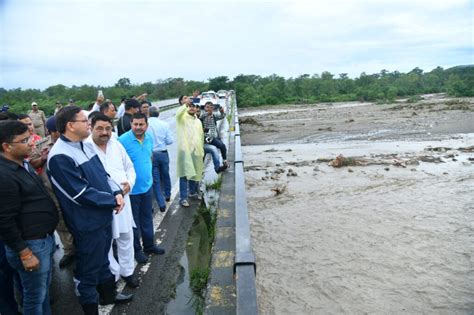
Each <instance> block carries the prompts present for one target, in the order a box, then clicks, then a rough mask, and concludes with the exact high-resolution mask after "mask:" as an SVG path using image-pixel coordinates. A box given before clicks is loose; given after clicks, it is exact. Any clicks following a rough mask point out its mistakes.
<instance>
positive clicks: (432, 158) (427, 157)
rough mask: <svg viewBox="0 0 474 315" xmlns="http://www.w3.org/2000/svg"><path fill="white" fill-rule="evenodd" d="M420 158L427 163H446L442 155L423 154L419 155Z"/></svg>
mask: <svg viewBox="0 0 474 315" xmlns="http://www.w3.org/2000/svg"><path fill="white" fill-rule="evenodd" d="M418 160H420V161H422V162H426V163H444V161H443V160H441V158H440V157H435V156H432V155H422V156H419V157H418Z"/></svg>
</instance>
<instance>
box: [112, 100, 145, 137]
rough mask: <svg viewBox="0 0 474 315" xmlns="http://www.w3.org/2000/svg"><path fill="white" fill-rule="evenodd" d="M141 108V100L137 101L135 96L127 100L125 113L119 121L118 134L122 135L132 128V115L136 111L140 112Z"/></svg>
mask: <svg viewBox="0 0 474 315" xmlns="http://www.w3.org/2000/svg"><path fill="white" fill-rule="evenodd" d="M139 109H140V102H139V101H137V100H136V99H134V98H130V99H128V100H126V101H125V113H124V114H123V116H122V117H120V119H119V120H118V122H117V131H118V132H117V133H118V136H119V137H120V136H121V135H122V134H124V133H125V132H127V131H129V130H130V129H132V125H131V121H132V116H133V114H135V113H138V111H139Z"/></svg>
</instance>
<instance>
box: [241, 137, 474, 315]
mask: <svg viewBox="0 0 474 315" xmlns="http://www.w3.org/2000/svg"><path fill="white" fill-rule="evenodd" d="M454 138H455V139H446V140H442V141H435V142H429V141H390V142H388V141H386V142H384V141H358V142H355V141H348V142H330V143H323V144H314V143H306V144H279V145H263V146H245V147H243V151H244V156H245V167H246V170H247V172H246V184H247V194H248V195H247V202H248V208H249V216H250V221H251V232H252V239H253V246H254V250H255V253H256V256H257V290H258V291H257V293H258V298H259V307H260V312H261V313H262V314H474V164H473V163H472V162H471V161H470V160H469V158H473V157H474V154H473V153H462V152H460V151H459V150H457V148H459V147H467V146H471V145H474V135H472V134H469V135H458V136H456V137H454ZM429 146H432V147H440V146H445V147H450V148H454V149H453V150H449V151H448V152H440V153H433V152H431V151H427V150H425V148H427V147H429ZM265 151H268V152H265ZM338 154H343V155H344V156H354V157H361V158H364V159H366V160H369V161H372V162H376V165H368V166H351V167H343V168H333V167H331V166H328V165H327V162H317V161H316V159H318V158H327V157H332V158H334V157H335V156H336V155H338ZM389 154H396V157H392V156H389ZM449 154H453V156H449ZM422 155H432V156H434V157H439V158H440V159H441V160H442V161H444V162H445V163H439V164H434V163H425V162H419V164H418V165H416V163H415V164H413V165H410V164H409V163H408V162H407V164H409V165H407V166H406V167H405V168H404V167H396V166H394V165H392V162H393V160H394V159H395V158H396V159H398V160H401V161H409V160H411V161H413V160H417V159H418V158H419V157H420V156H422ZM453 157H454V159H455V160H453ZM290 168H291V169H292V170H293V171H295V172H296V173H297V176H287V175H286V174H287V172H288V170H289V169H290ZM278 169H282V170H283V171H284V173H282V174H276V173H274V172H275V171H276V170H278ZM271 177H273V178H274V179H272V178H271ZM262 178H264V179H262ZM278 187H279V188H282V187H285V190H284V192H283V193H282V194H280V195H277V196H275V192H274V191H272V189H274V188H278Z"/></svg>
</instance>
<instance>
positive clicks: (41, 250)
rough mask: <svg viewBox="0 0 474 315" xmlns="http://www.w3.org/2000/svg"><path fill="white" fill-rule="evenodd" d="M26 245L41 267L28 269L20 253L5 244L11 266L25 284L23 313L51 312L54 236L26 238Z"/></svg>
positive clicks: (26, 314)
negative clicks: (24, 265)
mask: <svg viewBox="0 0 474 315" xmlns="http://www.w3.org/2000/svg"><path fill="white" fill-rule="evenodd" d="M25 243H26V246H28V248H29V249H31V251H32V252H33V254H34V255H35V256H36V258H38V260H39V269H38V270H35V271H26V270H25V268H24V267H23V264H22V262H21V259H20V256H19V255H18V253H17V252H16V251H14V250H12V249H11V248H9V247H8V246H5V254H6V257H7V260H8V263H9V264H10V266H12V268H13V269H15V270H16V271H17V272H18V274H19V276H20V281H21V285H22V286H23V314H24V315H28V314H35V315H36V314H45V315H49V314H51V308H50V306H49V285H50V284H51V273H52V269H53V254H54V251H55V249H56V244H55V243H54V236H53V235H49V236H47V237H45V238H42V239H37V240H26V241H25Z"/></svg>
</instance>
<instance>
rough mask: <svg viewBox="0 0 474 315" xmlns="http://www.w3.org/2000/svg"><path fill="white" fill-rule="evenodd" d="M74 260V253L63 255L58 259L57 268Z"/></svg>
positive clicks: (65, 265)
mask: <svg viewBox="0 0 474 315" xmlns="http://www.w3.org/2000/svg"><path fill="white" fill-rule="evenodd" d="M73 261H74V255H64V256H63V258H61V260H60V261H59V268H64V267H67V266H69V265H70V264H71V263H72V262H73Z"/></svg>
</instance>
